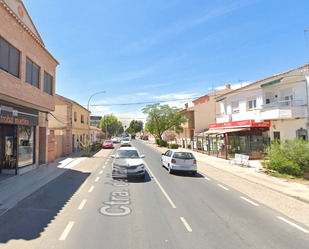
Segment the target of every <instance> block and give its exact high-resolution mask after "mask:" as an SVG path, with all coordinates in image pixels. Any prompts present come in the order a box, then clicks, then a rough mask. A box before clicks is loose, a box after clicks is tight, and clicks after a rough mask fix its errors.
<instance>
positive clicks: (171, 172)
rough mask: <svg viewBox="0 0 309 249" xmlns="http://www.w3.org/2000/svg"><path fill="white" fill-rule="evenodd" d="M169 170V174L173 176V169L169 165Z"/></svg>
mask: <svg viewBox="0 0 309 249" xmlns="http://www.w3.org/2000/svg"><path fill="white" fill-rule="evenodd" d="M167 170H168V173H169V174H173V170H172V169H171V167H170V166H169V165H168V167H167Z"/></svg>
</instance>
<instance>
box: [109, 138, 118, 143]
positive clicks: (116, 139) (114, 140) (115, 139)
mask: <svg viewBox="0 0 309 249" xmlns="http://www.w3.org/2000/svg"><path fill="white" fill-rule="evenodd" d="M111 140H112V141H113V143H119V139H118V137H112V138H111Z"/></svg>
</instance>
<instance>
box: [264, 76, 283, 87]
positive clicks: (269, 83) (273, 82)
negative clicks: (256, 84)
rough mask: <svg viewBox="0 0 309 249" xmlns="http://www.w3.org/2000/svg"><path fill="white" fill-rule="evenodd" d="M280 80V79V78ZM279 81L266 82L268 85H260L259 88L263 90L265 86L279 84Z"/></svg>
mask: <svg viewBox="0 0 309 249" xmlns="http://www.w3.org/2000/svg"><path fill="white" fill-rule="evenodd" d="M281 79H282V78H281ZM281 79H279V80H274V81H272V82H268V83H265V84H262V85H261V87H262V88H263V87H267V86H272V85H275V84H278V83H280V82H281Z"/></svg>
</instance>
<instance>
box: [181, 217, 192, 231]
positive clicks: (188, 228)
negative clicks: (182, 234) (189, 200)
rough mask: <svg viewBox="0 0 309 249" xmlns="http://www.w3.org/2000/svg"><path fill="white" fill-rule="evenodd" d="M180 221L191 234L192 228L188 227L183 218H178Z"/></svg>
mask: <svg viewBox="0 0 309 249" xmlns="http://www.w3.org/2000/svg"><path fill="white" fill-rule="evenodd" d="M180 219H181V221H182V223H183V224H184V225H185V227H186V228H187V230H188V231H189V232H192V228H191V227H190V226H189V224H188V222H187V221H186V220H185V218H184V217H180Z"/></svg>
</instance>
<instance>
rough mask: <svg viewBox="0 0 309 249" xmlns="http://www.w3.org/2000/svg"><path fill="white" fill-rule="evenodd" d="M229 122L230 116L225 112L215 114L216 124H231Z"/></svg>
mask: <svg viewBox="0 0 309 249" xmlns="http://www.w3.org/2000/svg"><path fill="white" fill-rule="evenodd" d="M231 121H232V115H231V114H227V113H226V112H222V113H219V114H217V123H224V122H231Z"/></svg>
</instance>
